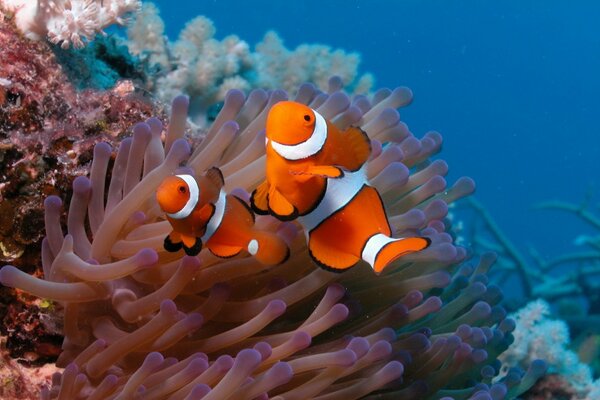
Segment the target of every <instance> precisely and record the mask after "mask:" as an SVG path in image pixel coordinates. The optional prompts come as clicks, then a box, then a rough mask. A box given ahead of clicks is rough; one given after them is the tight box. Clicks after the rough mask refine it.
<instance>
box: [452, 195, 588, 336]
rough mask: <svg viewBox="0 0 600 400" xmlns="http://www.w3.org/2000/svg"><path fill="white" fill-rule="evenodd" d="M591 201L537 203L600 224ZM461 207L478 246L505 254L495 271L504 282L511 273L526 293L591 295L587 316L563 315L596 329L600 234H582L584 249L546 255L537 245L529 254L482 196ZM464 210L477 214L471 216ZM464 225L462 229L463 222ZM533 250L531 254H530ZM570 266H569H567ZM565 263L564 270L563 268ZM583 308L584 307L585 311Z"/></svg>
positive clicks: (552, 297)
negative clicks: (523, 251)
mask: <svg viewBox="0 0 600 400" xmlns="http://www.w3.org/2000/svg"><path fill="white" fill-rule="evenodd" d="M587 203H588V202H587V201H585V202H583V203H582V204H580V205H579V204H571V203H565V202H559V201H549V202H543V203H540V204H537V205H536V206H535V208H536V209H544V210H547V209H551V210H561V211H566V212H568V213H571V214H573V215H574V216H576V217H577V218H579V219H581V220H582V221H583V222H584V223H585V224H586V225H589V226H590V227H591V228H592V229H600V219H599V218H598V216H597V215H595V214H594V213H593V211H591V210H590V209H589V207H588V204H587ZM463 204H464V205H463V206H460V207H459V209H458V214H459V215H461V217H463V218H464V217H466V219H465V221H466V224H463V223H461V224H460V225H461V226H463V227H464V226H467V227H468V230H467V231H463V232H461V233H460V235H461V237H462V238H463V239H464V240H466V241H467V242H468V244H469V245H470V246H472V247H473V249H474V250H475V252H478V253H479V252H482V251H494V252H496V253H497V254H499V255H500V262H499V265H498V266H497V268H496V270H495V272H494V275H495V276H494V277H493V278H494V279H495V280H496V281H497V282H498V283H500V284H503V283H504V282H506V281H507V280H509V279H511V278H517V280H518V282H519V283H520V288H521V290H522V293H523V297H524V298H528V299H529V298H542V299H545V300H547V301H550V302H554V301H557V302H559V303H561V302H562V304H563V305H567V304H572V303H573V301H576V300H577V299H578V298H583V299H585V302H586V303H587V308H588V313H589V315H587V316H585V318H581V317H580V316H578V315H576V313H573V312H572V311H570V312H568V313H566V314H565V315H564V316H563V315H561V317H563V318H564V319H565V320H566V321H567V322H568V324H569V326H570V327H571V328H572V329H573V328H575V329H576V330H577V331H581V330H588V329H592V330H595V331H596V333H600V332H599V331H598V328H595V329H594V327H598V326H600V325H599V324H597V323H596V324H594V323H590V322H592V321H596V322H597V321H600V296H599V295H598V293H599V289H600V282H598V277H600V251H599V249H600V244H599V243H600V241H599V239H598V236H597V235H596V236H594V235H591V236H587V235H581V236H579V237H577V238H575V239H574V243H575V244H576V245H578V246H581V247H582V248H584V249H583V250H581V251H578V252H573V253H568V254H563V255H560V256H557V257H554V258H549V259H545V258H544V257H542V256H541V255H540V254H539V252H538V251H536V250H535V248H530V249H529V254H523V253H522V252H521V250H520V249H519V248H517V246H515V244H514V243H513V242H512V241H511V240H510V238H509V237H508V236H507V235H506V234H505V233H504V232H503V231H502V229H501V228H500V226H499V225H498V223H497V222H496V221H495V220H494V218H493V217H492V216H491V215H490V213H489V212H488V211H487V210H486V209H485V207H484V206H483V205H482V204H481V203H480V202H479V201H477V200H476V199H474V198H469V199H468V200H467V201H466V202H465V203H463ZM464 211H467V212H471V211H474V214H473V213H471V214H472V215H470V216H468V215H467V214H466V213H465V212H464ZM457 227H458V228H459V229H458V230H461V229H462V228H460V227H459V226H458V224H457ZM527 256H529V257H527ZM565 267H569V271H568V272H566V271H565ZM561 269H562V271H561ZM580 312H581V311H580Z"/></svg>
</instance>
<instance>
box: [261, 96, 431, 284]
mask: <svg viewBox="0 0 600 400" xmlns="http://www.w3.org/2000/svg"><path fill="white" fill-rule="evenodd" d="M266 143H267V144H266V180H265V181H264V182H263V183H261V184H260V185H259V186H258V187H257V188H256V190H255V191H254V192H253V193H252V197H251V204H252V208H253V209H254V211H255V212H256V213H258V214H271V215H274V216H275V217H277V218H279V219H281V220H291V219H298V221H299V222H300V224H302V226H303V227H304V231H305V233H306V236H307V239H308V250H309V253H310V255H311V257H312V258H313V260H314V261H315V262H316V263H317V265H319V266H321V267H323V268H325V269H328V270H333V271H338V272H341V271H344V270H346V269H348V268H351V267H353V266H354V265H356V264H357V263H358V262H359V261H360V260H361V259H362V260H364V261H366V262H367V263H368V264H369V265H370V266H371V267H372V268H373V270H374V271H375V272H376V273H380V272H382V271H383V270H384V269H385V268H386V267H387V266H388V265H389V264H390V263H392V262H393V261H394V260H396V259H398V258H399V257H402V256H404V255H407V254H410V253H414V252H417V251H421V250H423V249H425V248H427V247H428V246H429V244H430V242H431V241H430V239H428V238H425V237H408V238H393V237H391V234H392V230H391V227H390V225H389V222H388V218H387V215H386V213H385V209H384V205H383V202H382V201H381V198H380V196H379V193H378V192H377V190H376V189H375V188H374V187H372V186H370V185H369V182H368V180H367V176H366V173H365V163H366V162H367V160H368V158H369V156H370V153H371V143H370V140H369V138H368V137H367V135H366V133H365V132H363V131H362V130H361V129H360V128H357V127H350V128H348V129H346V130H345V131H341V130H339V129H338V128H337V127H336V126H335V125H334V124H332V123H331V122H330V121H327V120H325V118H324V117H323V116H322V115H321V114H319V113H318V112H317V111H315V110H313V109H311V108H310V107H308V106H306V105H304V104H300V103H296V102H293V101H282V102H280V103H277V104H275V105H274V106H273V107H272V108H271V110H269V114H268V116H267V122H266Z"/></svg>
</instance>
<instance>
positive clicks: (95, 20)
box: [0, 0, 141, 49]
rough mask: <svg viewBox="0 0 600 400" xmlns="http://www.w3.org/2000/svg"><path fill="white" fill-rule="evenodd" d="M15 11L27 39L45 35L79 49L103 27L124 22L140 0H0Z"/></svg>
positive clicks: (4, 5) (41, 37) (100, 31)
mask: <svg viewBox="0 0 600 400" xmlns="http://www.w3.org/2000/svg"><path fill="white" fill-rule="evenodd" d="M0 6H2V7H4V9H5V10H7V11H9V12H12V13H14V15H15V22H16V24H17V27H18V28H19V30H20V31H21V32H22V33H23V34H25V35H26V36H27V37H28V38H29V39H36V40H40V39H43V38H48V40H49V41H50V42H52V43H54V44H58V45H60V46H61V47H62V48H65V49H66V48H68V47H69V46H71V45H72V46H73V47H76V48H82V47H84V46H85V44H86V42H88V41H90V40H92V39H93V38H94V37H95V36H96V35H97V34H98V33H104V31H103V29H105V28H106V27H108V26H109V25H112V24H121V25H123V24H124V23H125V18H126V15H127V14H129V13H132V12H135V11H137V10H138V9H139V8H140V6H141V2H140V0H0Z"/></svg>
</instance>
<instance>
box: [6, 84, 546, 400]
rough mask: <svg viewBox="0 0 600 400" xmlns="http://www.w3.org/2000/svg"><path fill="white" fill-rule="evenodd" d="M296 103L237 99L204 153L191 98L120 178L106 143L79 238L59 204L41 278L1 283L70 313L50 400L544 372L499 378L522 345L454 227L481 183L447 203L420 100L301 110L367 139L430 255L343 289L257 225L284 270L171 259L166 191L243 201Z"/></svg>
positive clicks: (331, 92)
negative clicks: (452, 219) (194, 189)
mask: <svg viewBox="0 0 600 400" xmlns="http://www.w3.org/2000/svg"><path fill="white" fill-rule="evenodd" d="M286 98H287V93H285V92H284V91H281V90H274V91H270V92H267V91H264V90H254V91H252V92H250V93H249V94H248V96H247V97H246V96H244V94H243V93H242V92H240V91H237V90H233V91H230V92H229V93H228V94H227V96H226V98H225V101H224V104H223V107H222V109H221V111H220V112H219V114H218V115H217V116H216V118H215V120H214V122H213V123H212V125H210V127H209V128H208V130H207V132H206V135H205V137H204V138H203V140H202V141H200V142H199V143H198V144H195V145H194V146H193V148H190V145H189V143H188V141H187V140H186V139H185V138H184V130H185V124H186V116H187V111H188V107H189V102H188V100H187V98H186V97H182V96H181V97H177V98H175V100H174V101H173V105H172V114H171V119H170V122H169V124H168V126H167V127H166V129H163V125H162V124H161V123H160V121H159V120H158V119H156V118H150V119H149V120H147V121H146V122H143V123H138V124H137V125H136V126H135V127H134V129H133V132H134V133H133V136H132V137H131V138H127V139H124V140H123V141H122V142H121V143H120V144H119V146H118V149H117V151H116V156H115V157H114V162H113V161H112V160H113V158H112V157H113V155H112V153H113V149H112V148H111V147H110V146H109V145H108V144H105V143H101V144H98V145H96V147H95V149H94V157H93V161H92V164H91V168H90V174H89V178H88V177H83V176H82V177H78V178H76V179H75V181H74V182H73V197H72V199H71V202H70V205H69V210H68V217H67V231H68V232H67V234H66V235H65V234H64V233H63V232H62V230H61V227H60V215H61V204H62V202H61V200H60V198H59V197H57V196H50V197H48V198H47V199H46V201H45V221H46V238H45V239H44V241H43V243H42V264H43V269H44V279H40V278H36V277H33V276H30V275H28V274H26V273H24V272H21V271H20V270H18V269H17V268H14V267H12V266H5V267H3V268H2V269H1V270H0V281H1V282H2V283H3V284H4V285H7V286H12V287H18V288H20V289H22V290H24V291H26V292H29V293H31V294H34V295H36V296H39V297H42V298H46V299H51V300H53V301H55V302H57V303H58V304H60V305H61V306H62V307H63V310H64V335H65V339H64V343H63V352H62V354H61V355H60V357H59V359H58V362H57V365H59V366H62V367H64V368H65V369H64V371H63V372H62V374H56V375H55V376H54V378H53V380H52V386H51V387H50V388H45V389H44V390H43V391H42V398H44V399H54V398H58V399H72V398H88V399H105V398H110V399H125V398H143V399H165V398H169V399H199V398H203V399H226V398H232V399H233V398H234V399H254V398H274V399H308V398H316V399H321V400H324V399H352V398H362V397H365V396H366V397H367V398H368V397H372V398H374V397H377V398H390V399H396V398H407V399H411V398H412V399H422V398H426V397H431V398H444V399H450V398H454V399H478V400H479V399H493V400H496V399H504V398H513V397H515V396H516V395H518V394H519V393H522V392H523V391H524V390H526V389H527V388H528V387H530V386H531V385H532V384H533V383H534V382H535V380H536V379H537V378H538V377H539V376H540V375H542V374H543V372H544V370H545V364H544V363H543V362H540V361H537V360H536V361H534V362H533V363H532V364H531V366H530V368H529V370H528V371H527V372H524V371H522V370H520V369H511V370H510V371H508V373H507V374H506V376H505V377H504V378H502V379H496V380H494V377H495V376H496V375H497V374H498V372H499V367H500V364H499V361H498V359H497V357H498V355H499V354H500V353H502V352H503V351H504V350H505V349H506V348H507V347H508V345H509V344H510V343H511V342H512V335H511V333H510V332H511V331H512V330H513V329H514V322H513V321H512V320H510V319H507V318H505V314H506V313H505V311H504V309H503V308H502V307H501V306H500V305H499V302H500V300H501V298H502V294H501V292H500V289H499V288H498V287H497V286H495V285H491V284H488V280H487V277H486V273H487V271H488V269H489V268H490V266H491V265H492V264H493V262H494V257H493V256H491V255H489V254H488V255H484V256H482V257H481V259H480V260H479V262H478V263H477V264H476V265H470V264H462V262H463V260H465V258H466V251H465V250H464V249H463V248H460V247H456V246H455V245H453V244H452V239H451V236H450V235H449V234H448V233H446V232H445V225H444V223H443V222H442V220H443V219H444V217H445V216H446V213H447V204H448V203H451V202H453V201H455V200H457V199H459V198H461V197H463V196H466V195H468V194H469V193H471V192H472V191H473V189H474V185H473V182H472V181H471V180H470V179H467V178H461V179H459V180H458V181H457V182H456V183H455V184H454V185H453V186H452V187H450V188H447V187H446V182H445V180H444V178H443V176H444V175H446V173H447V170H448V167H447V164H446V163H445V162H444V161H441V160H435V161H432V160H431V159H430V157H431V156H432V155H433V154H435V153H436V152H437V151H438V150H439V149H440V146H441V136H440V135H439V134H438V133H436V132H429V133H427V134H426V135H425V136H424V137H423V138H421V139H417V138H416V137H415V136H413V134H412V133H411V132H410V131H409V130H408V128H407V126H406V125H405V124H404V123H403V122H401V121H400V118H399V114H398V112H397V111H396V108H398V107H401V106H404V105H406V104H408V103H409V102H410V101H411V99H412V94H411V92H410V90H408V89H406V88H397V89H395V90H393V91H390V90H385V89H384V90H380V91H378V92H376V93H375V94H374V95H373V96H372V97H370V98H368V97H365V96H355V97H353V98H350V97H349V96H348V95H346V94H345V93H344V92H343V91H342V84H341V80H340V79H335V78H333V79H331V80H330V81H329V89H328V91H327V92H321V91H319V90H317V89H316V88H315V87H314V86H313V85H311V84H304V85H302V86H301V87H300V89H299V90H298V92H297V93H296V94H295V96H294V99H295V100H296V101H298V102H301V103H304V104H308V105H310V107H312V108H314V109H316V110H317V111H318V112H319V113H321V114H322V115H323V116H324V117H325V118H327V119H330V120H332V121H333V123H334V124H336V125H337V126H338V127H340V128H344V127H347V126H349V125H351V124H356V125H359V126H360V127H361V128H362V129H363V130H364V131H366V132H367V134H368V135H369V137H370V138H371V140H372V143H373V149H374V150H373V154H372V156H371V159H370V161H369V163H368V175H369V178H370V181H371V183H372V184H373V185H374V186H375V187H376V188H377V189H378V191H379V192H380V193H381V195H382V199H383V201H384V203H385V205H386V208H387V211H388V215H389V216H390V222H391V225H392V227H393V228H394V230H395V232H394V233H395V234H397V235H410V234H417V233H418V234H420V235H425V236H428V237H430V238H431V240H432V245H431V246H430V248H428V249H427V250H425V251H423V252H422V253H415V254H412V255H409V256H406V257H404V258H402V259H401V260H399V261H398V262H397V263H396V264H394V266H391V267H388V269H386V271H385V272H384V273H383V274H382V275H380V276H375V275H374V274H373V273H372V271H371V270H370V268H367V267H366V266H364V265H360V266H358V267H356V268H353V269H352V270H350V271H348V272H346V273H343V274H336V273H332V272H328V271H325V270H321V269H319V268H317V267H316V266H315V265H314V264H313V262H312V261H311V260H310V258H309V255H308V252H307V249H306V243H305V238H304V236H303V235H302V234H301V233H300V231H299V227H298V226H297V225H295V224H292V223H282V222H279V221H277V220H275V219H273V218H272V217H268V216H259V217H257V219H256V225H257V226H258V227H260V228H261V229H267V230H270V231H272V232H277V233H278V234H279V235H281V237H283V238H285V239H286V240H287V241H288V243H289V245H290V247H291V257H290V259H289V260H288V261H287V262H286V263H284V264H283V265H278V266H265V265H262V264H260V263H259V262H257V261H256V260H255V259H254V258H252V257H250V256H247V255H241V256H237V257H235V258H232V259H218V258H216V257H214V256H212V255H211V254H210V253H209V252H207V250H203V251H202V252H201V253H200V255H199V256H197V257H189V256H183V254H182V252H179V253H167V252H165V251H164V250H163V247H162V246H163V239H164V237H165V236H166V235H167V234H168V233H169V230H170V227H169V223H168V222H167V221H166V220H165V219H164V215H163V214H162V212H160V209H159V207H158V205H157V203H156V200H155V191H156V188H157V187H158V185H159V184H160V183H161V181H162V180H163V179H164V178H165V177H167V176H169V175H171V174H173V173H174V172H175V171H187V173H190V172H191V173H194V174H202V173H203V172H204V171H205V170H207V169H208V168H210V167H212V166H218V167H219V168H220V169H221V171H222V172H223V174H224V177H225V182H226V186H225V189H226V190H227V191H228V192H234V193H236V194H237V195H238V196H241V197H243V198H245V199H247V198H248V192H250V191H251V190H252V189H253V188H254V187H256V185H257V184H258V183H260V182H261V180H262V179H264V122H265V118H266V114H267V111H268V110H269V108H270V107H271V106H272V105H273V104H274V103H276V102H278V101H280V100H283V99H286ZM181 165H183V166H181Z"/></svg>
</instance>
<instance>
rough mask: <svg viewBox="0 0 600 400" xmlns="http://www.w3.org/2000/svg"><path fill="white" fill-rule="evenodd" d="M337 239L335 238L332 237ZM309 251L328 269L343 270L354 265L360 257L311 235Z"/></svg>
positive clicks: (319, 263) (319, 264)
mask: <svg viewBox="0 0 600 400" xmlns="http://www.w3.org/2000/svg"><path fill="white" fill-rule="evenodd" d="M331 239H332V240H335V238H331ZM308 252H309V254H310V256H311V258H312V259H313V260H314V261H315V263H316V264H317V265H318V266H319V267H321V268H323V269H326V270H328V271H334V272H343V271H345V270H347V269H349V268H352V267H354V266H355V265H356V264H357V263H358V262H359V261H360V258H359V257H357V256H355V255H353V254H350V253H347V252H345V251H343V250H339V249H337V248H335V247H334V246H332V244H331V243H324V242H323V240H320V239H319V238H317V237H312V235H311V237H310V238H309V241H308Z"/></svg>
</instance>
